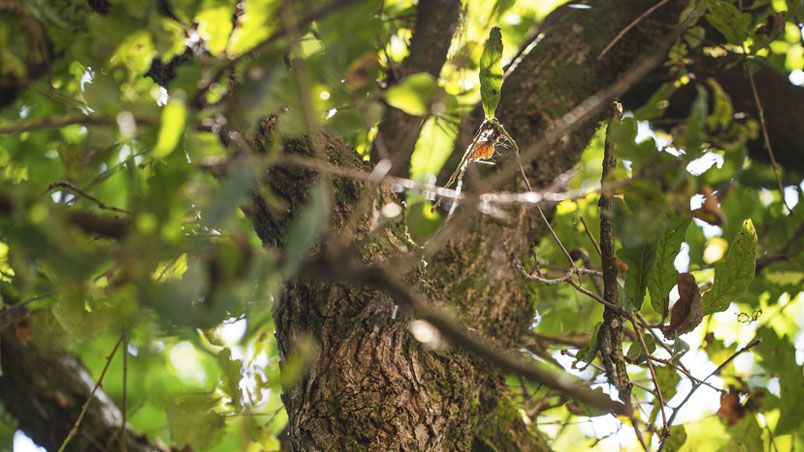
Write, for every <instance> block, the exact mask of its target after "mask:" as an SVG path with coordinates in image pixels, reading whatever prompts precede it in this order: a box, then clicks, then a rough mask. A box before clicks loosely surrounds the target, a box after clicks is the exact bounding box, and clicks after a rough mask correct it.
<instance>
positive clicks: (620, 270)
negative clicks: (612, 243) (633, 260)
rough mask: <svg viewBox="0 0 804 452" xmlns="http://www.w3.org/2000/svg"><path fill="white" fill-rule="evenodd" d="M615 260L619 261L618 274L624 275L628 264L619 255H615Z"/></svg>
mask: <svg viewBox="0 0 804 452" xmlns="http://www.w3.org/2000/svg"><path fill="white" fill-rule="evenodd" d="M614 260H615V261H616V263H617V274H619V275H624V274H625V272H627V271H628V264H626V263H625V262H623V261H621V260H620V258H619V257H615V258H614Z"/></svg>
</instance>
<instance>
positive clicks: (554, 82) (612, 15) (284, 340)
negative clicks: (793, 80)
mask: <svg viewBox="0 0 804 452" xmlns="http://www.w3.org/2000/svg"><path fill="white" fill-rule="evenodd" d="M425 3H426V2H422V4H425ZM588 3H589V4H590V5H591V6H592V8H591V9H589V10H571V9H568V8H564V7H562V8H559V9H558V10H557V11H556V12H554V13H553V14H551V15H550V17H549V18H548V19H547V20H546V22H545V27H544V30H543V31H544V32H545V37H544V39H543V40H542V42H540V43H539V45H538V46H536V48H535V49H534V50H533V51H532V52H531V53H530V54H529V55H527V56H526V57H525V58H524V59H523V61H522V62H521V63H520V64H519V66H518V67H517V68H516V69H515V70H514V71H513V72H512V73H511V75H510V76H509V77H508V79H507V80H506V83H505V85H504V87H503V91H502V101H501V105H500V107H499V109H498V112H499V117H500V119H501V121H502V122H503V124H505V126H506V128H507V129H508V130H509V132H511V134H512V135H513V136H514V137H515V138H516V139H517V140H518V141H519V143H520V146H521V147H522V148H527V147H529V146H530V145H531V144H532V143H534V142H535V140H536V139H538V137H539V136H540V135H541V134H542V133H543V132H544V131H545V129H546V128H547V127H548V126H549V125H550V123H551V122H552V121H554V120H556V119H558V118H561V117H563V115H565V114H566V112H567V111H569V110H570V109H571V108H572V107H574V106H575V105H577V104H578V103H579V102H581V101H582V100H584V99H586V98H587V97H589V96H590V95H592V94H594V93H595V92H596V91H597V90H598V89H600V88H602V87H605V86H607V85H609V84H611V83H612V82H613V81H615V80H617V79H618V78H620V77H621V76H622V75H623V74H624V73H626V72H627V71H628V70H629V68H630V67H631V65H632V64H633V63H634V62H635V61H637V60H638V59H639V57H640V56H642V55H645V54H649V53H651V52H661V51H664V50H666V49H659V48H657V47H656V45H655V42H656V38H657V37H658V36H660V35H661V34H663V33H667V32H668V30H669V29H671V28H672V26H674V25H675V24H676V23H677V21H678V12H679V10H680V8H681V7H683V6H684V4H686V2H668V4H667V5H665V6H663V7H662V8H661V9H660V10H658V11H657V12H656V13H654V14H653V15H651V16H649V17H648V18H646V19H645V20H643V21H642V23H641V25H640V26H639V27H637V28H634V29H632V30H631V31H629V32H628V33H626V34H625V35H624V36H623V37H622V39H620V40H619V41H618V43H617V44H616V45H615V46H614V47H613V48H612V50H611V51H610V52H609V53H608V55H607V56H606V57H605V58H603V59H602V60H600V61H598V60H597V56H598V54H599V53H600V51H601V50H602V49H603V48H604V47H605V46H606V45H607V44H608V43H609V42H610V41H611V40H612V39H613V38H614V37H615V35H616V34H617V33H618V32H619V31H620V30H622V29H623V28H624V27H625V26H626V25H627V24H628V23H630V22H631V21H632V20H633V19H634V18H635V17H636V16H637V15H639V14H640V13H642V12H643V11H645V10H646V9H648V8H649V7H651V6H653V4H654V3H655V1H654V0H628V1H613V0H598V1H589V2H588ZM422 20H423V18H422ZM450 20H454V19H450ZM442 39H443V37H442ZM442 44H443V43H442ZM421 70H426V71H428V72H430V71H431V69H429V68H426V69H421ZM433 70H435V69H433ZM659 72H661V70H660V71H659ZM431 73H434V72H431ZM760 77H761V76H758V80H759V78H760ZM722 84H724V83H722ZM768 84H770V83H768ZM762 85H763V84H762V83H761V82H760V86H762ZM724 86H725V84H724ZM796 92H800V91H796ZM651 93H652V91H650V90H647V91H645V92H643V93H637V94H636V95H635V96H634V97H633V98H634V99H636V100H635V101H634V103H635V104H638V103H640V100H641V101H644V100H645V99H646V96H647V95H650V94H651ZM772 94H773V93H767V95H768V96H771V95H772ZM763 95H764V94H763ZM632 105H633V103H632ZM801 105H804V103H799V104H798V107H795V106H793V107H791V108H793V110H791V111H798V110H795V108H800V107H801ZM772 106H773V103H770V102H769V103H768V104H767V105H766V110H767V111H769V112H770V111H772V110H773V108H772ZM682 113H684V112H682ZM390 114H393V113H389V115H390ZM790 117H796V118H800V117H801V115H797V116H790ZM596 119H598V118H593V121H589V122H588V123H587V124H586V125H585V126H584V127H582V128H581V129H580V130H579V131H578V132H577V133H574V134H572V135H570V136H567V137H565V139H563V140H562V141H561V142H560V143H559V144H558V145H557V146H555V147H554V148H553V149H551V150H550V151H548V152H546V153H544V154H543V155H540V156H538V158H537V159H535V160H533V161H532V162H525V163H526V166H527V171H528V174H529V177H530V178H531V182H532V184H533V185H534V187H544V186H545V185H547V184H550V183H551V182H552V181H553V180H554V179H555V177H556V176H557V175H558V174H560V173H562V172H563V171H566V170H567V169H569V168H570V167H571V166H572V165H573V164H575V163H576V162H577V161H578V159H579V157H580V153H581V151H582V149H583V148H584V146H585V144H586V143H587V142H588V140H589V138H590V137H591V135H592V133H593V131H594V129H595V126H596V124H595V121H594V120H596ZM774 122H775V121H774ZM388 123H389V124H391V123H390V122H388ZM464 123H465V127H464V130H466V131H468V132H464V133H462V136H461V139H460V140H459V143H458V149H459V150H461V149H462V146H463V145H465V144H466V134H467V133H469V134H471V133H472V132H473V131H474V128H475V127H476V126H477V124H478V123H479V121H478V119H477V117H475V118H474V119H471V120H467V121H464ZM793 129H794V128H792V127H791V128H790V130H793ZM795 130H796V131H800V128H795ZM384 133H385V134H386V136H391V135H390V134H391V133H392V132H391V131H387V132H384ZM314 138H315V137H314ZM318 138H320V139H321V142H322V143H323V144H324V146H323V148H324V150H325V154H326V155H327V156H328V158H329V160H330V161H331V162H332V163H333V164H338V165H342V166H345V167H348V168H353V169H356V170H361V171H368V169H369V168H367V167H366V165H365V164H364V163H363V162H362V161H359V160H358V159H357V158H355V156H354V153H353V151H352V150H351V149H349V148H348V147H347V146H345V145H344V144H343V143H342V142H341V141H340V140H339V139H338V138H337V137H332V136H328V135H323V136H321V137H318ZM284 144H285V151H286V152H291V153H293V152H295V153H303V154H307V155H312V154H311V152H310V149H309V142H308V141H307V140H298V139H295V140H287V141H285V143H284ZM780 146H781V145H780ZM406 149H408V151H404V152H409V148H406ZM796 149H799V148H796ZM394 151H396V149H394ZM460 154H461V152H460V151H458V152H456V156H453V160H451V161H450V162H448V164H447V165H446V170H445V171H447V172H449V171H452V169H453V168H454V167H455V165H456V164H457V159H458V158H460ZM492 171H494V169H492ZM311 175H312V174H311V173H310V172H308V171H304V170H298V169H289V168H277V169H275V170H274V171H273V172H272V174H271V177H270V179H269V181H268V182H269V183H270V184H271V185H272V187H273V188H274V189H275V190H276V193H277V195H279V196H282V197H284V198H285V200H287V201H288V202H289V205H290V206H291V210H290V214H289V217H292V215H293V212H294V211H295V208H296V207H298V206H301V205H303V204H304V202H305V200H306V198H307V192H308V188H309V183H310V179H311ZM520 183H521V182H520V181H517V180H516V179H515V178H513V177H512V179H511V181H510V182H509V183H508V184H509V187H508V188H509V189H510V188H516V187H517V186H518V185H519V184H520ZM520 188H521V187H520ZM332 189H333V192H334V194H335V196H334V199H335V211H334V213H333V216H332V224H333V228H334V231H335V232H337V231H338V230H339V228H342V227H343V225H344V223H345V221H346V219H347V218H348V216H349V215H350V213H351V211H352V209H353V206H354V205H355V202H356V200H357V197H358V194H359V193H362V192H363V191H364V190H368V188H367V187H365V186H363V185H361V184H359V183H356V182H354V181H352V180H347V179H340V178H335V179H334V180H333V183H332ZM375 194H376V195H377V196H378V197H379V198H380V199H381V201H379V202H377V203H374V206H373V207H374V208H377V207H379V206H380V205H381V203H382V202H387V201H390V200H391V199H393V198H392V195H390V194H388V193H384V192H382V193H375ZM0 204H2V203H0ZM0 207H2V206H0ZM246 211H247V213H248V214H249V215H250V216H251V218H252V219H253V222H254V226H255V230H256V231H257V233H258V234H259V236H260V237H261V238H262V239H263V241H264V242H265V243H270V244H271V245H273V244H276V243H279V242H280V241H281V237H282V234H281V231H282V228H283V226H284V224H285V223H286V222H287V219H288V218H279V217H276V216H275V215H271V214H270V213H269V211H268V209H267V208H266V207H265V203H264V202H262V200H261V199H260V198H259V196H257V195H255V196H254V198H253V200H252V203H251V204H250V205H249V206H248V207H247V208H246ZM358 225H359V226H358V229H357V233H356V236H357V238H359V237H361V236H365V234H366V232H367V231H368V229H369V228H370V227H371V222H370V221H368V220H365V219H364V220H362V221H359V222H358ZM538 228H539V222H538V220H537V219H536V216H535V215H534V214H533V212H532V211H527V210H523V211H520V212H518V213H516V215H515V217H514V218H513V220H512V221H511V222H509V223H506V224H503V223H500V222H496V221H493V220H490V219H485V218H484V219H479V220H478V221H476V222H475V223H473V224H471V225H469V226H468V228H467V229H466V230H463V231H461V232H459V233H458V234H456V235H455V236H454V237H452V238H451V240H450V241H449V242H448V244H447V245H446V246H445V247H443V249H441V250H440V252H439V253H438V254H436V255H435V256H432V257H431V258H430V259H428V265H427V267H426V268H422V267H421V266H420V267H419V268H417V269H416V270H415V271H413V272H412V273H411V274H410V275H408V278H409V281H410V283H411V284H412V285H415V286H416V287H417V289H418V290H419V291H420V292H421V293H422V294H424V295H425V296H426V297H427V298H428V299H429V300H430V301H431V302H433V303H437V304H445V305H447V306H449V307H451V308H453V309H454V310H455V311H456V312H458V313H459V315H460V317H461V319H462V320H463V321H464V322H465V324H467V325H468V326H470V327H471V328H473V329H474V330H475V331H476V332H477V334H478V335H480V336H481V337H483V338H484V339H486V340H488V341H490V342H493V343H495V344H496V345H498V346H500V347H503V348H506V347H508V348H510V347H513V346H515V345H516V344H517V343H518V340H519V335H520V334H521V332H522V331H524V330H525V329H526V328H527V327H528V325H530V323H531V320H532V315H533V309H534V302H535V300H534V299H533V298H532V297H530V296H529V294H530V290H529V288H528V283H526V282H525V281H523V279H522V278H521V277H520V276H519V275H518V274H517V273H516V272H515V271H513V270H512V267H511V262H512V261H513V260H514V259H517V258H519V257H520V256H521V255H522V254H523V253H524V252H526V251H527V248H528V246H529V245H530V244H531V243H532V242H533V240H535V238H536V236H537V230H538ZM409 246H410V245H409V244H408V242H407V241H406V240H405V238H404V228H403V227H402V226H401V225H399V224H398V223H395V224H392V225H391V227H390V228H388V229H386V230H385V232H384V233H383V234H380V235H379V236H378V237H377V238H376V239H373V240H371V241H369V243H368V244H367V246H365V247H364V248H363V251H362V253H361V254H360V255H359V256H354V257H352V259H354V260H356V261H362V262H380V261H383V260H387V259H388V258H389V257H391V256H392V255H394V254H397V253H404V252H407V251H408V249H409ZM347 263H348V262H347ZM347 263H345V264H347ZM394 311H395V303H394V301H393V300H392V299H391V297H390V296H389V295H388V294H384V293H382V292H379V291H377V290H373V289H371V288H368V287H361V286H358V285H352V284H347V283H332V282H327V281H310V280H302V279H299V280H296V281H293V282H292V283H291V284H289V285H288V287H287V288H286V290H285V291H284V293H283V295H282V297H281V300H279V302H278V304H277V306H276V311H275V321H276V326H277V340H278V343H279V347H280V350H281V353H282V355H283V356H284V357H285V358H287V357H288V355H290V354H291V353H293V350H294V345H295V344H297V343H298V342H299V341H300V340H304V338H305V337H312V338H313V339H314V340H315V341H316V343H317V354H316V356H315V360H314V361H313V362H312V364H311V367H310V371H309V373H307V374H306V375H305V376H304V377H303V378H302V379H301V380H300V381H299V382H297V383H296V384H295V385H293V386H291V387H288V388H286V393H285V394H284V402H285V404H286V407H287V411H288V414H289V416H290V421H289V423H290V424H289V429H288V430H289V436H290V441H291V442H292V444H293V446H294V450H297V451H318V450H343V451H359V450H389V451H390V450H401V451H402V450H417V451H418V450H432V451H438V450H443V451H451V450H544V449H546V446H545V444H544V442H543V441H542V440H541V439H540V438H539V437H538V435H537V434H536V433H535V432H533V431H532V430H531V429H529V428H528V427H527V426H525V425H524V424H523V423H522V421H521V418H520V417H519V416H518V414H517V412H516V410H515V409H514V408H513V406H512V405H511V403H510V401H508V400H506V399H505V398H503V397H501V391H500V389H501V382H502V375H501V374H500V373H499V372H498V371H496V370H495V369H494V368H493V367H492V366H490V365H488V364H486V363H485V362H484V361H482V360H480V359H478V358H476V357H473V356H471V355H470V354H467V353H465V352H464V351H462V350H460V349H459V348H455V347H450V346H445V347H442V348H439V349H437V350H433V351H431V350H427V349H425V348H423V347H422V346H421V345H419V344H418V343H417V342H416V341H415V340H413V339H412V337H411V335H410V334H409V333H408V330H407V325H408V321H409V320H410V317H409V314H407V313H404V312H403V313H400V314H399V315H397V316H396V317H394ZM15 341H16V339H15V338H13V337H7V334H5V333H4V334H3V338H2V347H3V348H2V351H1V352H0V353H2V361H3V362H2V367H3V370H4V375H3V377H2V379H0V397H2V399H3V400H4V402H5V404H6V407H7V408H9V409H12V410H13V411H12V412H13V414H14V415H15V416H16V417H17V418H18V419H19V420H20V425H21V427H22V428H23V429H24V430H25V431H26V433H27V434H28V435H30V436H31V437H32V438H33V439H34V440H35V441H37V442H38V443H39V444H42V445H44V446H45V447H48V448H49V449H51V450H53V449H55V448H57V447H58V444H60V440H63V438H64V436H65V434H66V431H67V430H69V427H70V426H71V425H72V423H73V422H74V421H75V419H76V418H77V416H78V413H79V412H80V406H81V404H82V403H83V401H85V400H86V397H87V394H88V393H89V389H90V388H88V387H87V385H86V384H85V383H83V381H84V377H83V373H82V372H81V371H80V370H79V369H78V367H76V366H74V365H68V364H65V363H63V362H62V361H60V360H54V359H51V358H50V357H48V356H47V355H46V354H45V353H44V352H41V351H38V350H36V349H35V348H31V347H28V348H24V349H23V348H20V347H21V345H19V344H18V343H17V342H15ZM43 369H44V371H43ZM37 375H40V376H42V377H43V378H38V377H36V376H37ZM48 378H50V379H48ZM54 378H57V380H58V381H59V382H61V383H58V385H59V387H61V388H69V390H66V389H65V390H62V391H60V392H58V394H60V396H56V395H54V394H56V393H54V392H53V390H52V389H53V387H55V386H56V385H55V384H54V383H53V381H54V380H53V379H54ZM43 383H46V384H45V386H43V387H35V386H32V385H36V384H40V385H41V384H43ZM26 388H27V389H26ZM13 407H16V408H13ZM27 408H33V409H27ZM103 410H104V409H103V408H102V407H101V406H99V405H97V406H96V405H95V404H93V405H92V407H91V408H90V414H89V415H88V416H90V417H88V418H86V419H85V421H84V426H85V427H86V432H88V434H89V436H90V437H92V438H94V439H93V440H91V441H90V440H88V439H86V435H82V436H79V437H78V438H77V439H76V440H75V441H76V443H75V444H83V443H80V442H78V441H81V440H82V437H83V438H84V439H86V440H87V441H88V443H87V444H88V446H87V447H86V448H85V449H82V450H93V447H94V446H92V444H94V443H96V442H98V441H102V440H103V438H108V436H109V434H110V432H113V431H115V430H116V429H117V427H118V425H116V424H115V423H114V422H113V421H110V419H112V418H113V416H112V417H109V416H106V415H104V414H103ZM93 419H97V420H98V422H95V421H93ZM57 426H59V427H58V428H59V429H61V430H57V428H56V427H57ZM47 427H50V429H48V428H47ZM61 427H64V428H61ZM82 428H83V427H82ZM54 432H56V433H54ZM59 432H61V433H59ZM127 436H128V437H129V438H131V440H132V441H134V439H135V438H136V437H135V435H134V434H129V435H127ZM137 444H139V443H137ZM137 444H131V445H129V448H128V449H129V450H148V446H147V445H140V446H142V447H140V448H139V449H138V448H137V447H139V446H138V445H137ZM76 447H77V446H76ZM76 450H78V449H76Z"/></svg>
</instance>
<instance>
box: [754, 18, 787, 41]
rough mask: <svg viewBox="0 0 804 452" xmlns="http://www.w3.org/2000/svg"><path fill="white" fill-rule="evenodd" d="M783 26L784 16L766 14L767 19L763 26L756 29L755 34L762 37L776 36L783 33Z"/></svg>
mask: <svg viewBox="0 0 804 452" xmlns="http://www.w3.org/2000/svg"><path fill="white" fill-rule="evenodd" d="M784 24H785V20H784V14H782V13H773V14H768V17H766V18H765V24H764V25H762V26H761V27H759V28H757V32H756V33H757V34H758V35H763V36H778V35H779V34H780V33H781V32H782V31H784Z"/></svg>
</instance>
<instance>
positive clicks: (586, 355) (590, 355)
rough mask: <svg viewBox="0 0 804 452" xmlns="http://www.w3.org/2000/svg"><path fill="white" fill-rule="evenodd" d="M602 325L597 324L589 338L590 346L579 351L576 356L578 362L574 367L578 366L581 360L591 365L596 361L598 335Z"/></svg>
mask: <svg viewBox="0 0 804 452" xmlns="http://www.w3.org/2000/svg"><path fill="white" fill-rule="evenodd" d="M600 325H602V322H597V323H596V324H595V328H594V329H593V331H592V336H590V338H589V345H587V346H586V347H583V348H581V349H580V350H578V353H577V354H576V355H575V356H576V361H575V363H574V364H573V365H575V364H578V362H579V361H581V360H583V361H586V362H588V363H591V362H592V361H594V360H595V357H596V356H597V334H598V333H599V332H600Z"/></svg>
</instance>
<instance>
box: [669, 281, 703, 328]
mask: <svg viewBox="0 0 804 452" xmlns="http://www.w3.org/2000/svg"><path fill="white" fill-rule="evenodd" d="M676 282H677V283H678V294H679V296H680V297H679V299H678V301H676V304H674V305H673V310H672V311H671V313H670V324H669V325H667V326H665V327H664V328H662V334H664V337H665V338H666V339H671V338H673V337H674V336H678V335H681V334H685V333H689V332H690V331H692V330H694V329H695V327H696V326H698V324H699V323H701V320H702V319H703V298H702V297H701V290H700V289H699V288H698V284H696V282H695V277H694V276H692V275H691V274H689V273H679V274H678V275H677V276H676Z"/></svg>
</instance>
